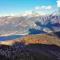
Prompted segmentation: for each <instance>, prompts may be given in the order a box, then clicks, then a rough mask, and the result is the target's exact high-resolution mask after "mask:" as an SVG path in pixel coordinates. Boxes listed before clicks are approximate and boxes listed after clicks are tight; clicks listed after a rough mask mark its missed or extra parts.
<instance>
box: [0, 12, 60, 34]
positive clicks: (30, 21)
mask: <svg viewBox="0 0 60 60" xmlns="http://www.w3.org/2000/svg"><path fill="white" fill-rule="evenodd" d="M59 13H60V12H59ZM59 13H52V14H51V15H47V14H46V15H42V14H40V13H35V12H32V13H31V14H25V15H21V16H5V17H0V35H4V34H11V35H13V34H35V32H38V33H40V32H47V33H50V32H56V31H60V14H59ZM32 31H34V32H32ZM36 34H37V33H36Z"/></svg>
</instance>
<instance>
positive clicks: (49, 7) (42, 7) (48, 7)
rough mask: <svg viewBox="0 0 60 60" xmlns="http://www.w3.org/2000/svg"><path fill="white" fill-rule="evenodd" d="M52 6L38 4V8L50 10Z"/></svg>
mask: <svg viewBox="0 0 60 60" xmlns="http://www.w3.org/2000/svg"><path fill="white" fill-rule="evenodd" d="M51 8H52V6H36V7H35V9H36V10H50V9H51Z"/></svg>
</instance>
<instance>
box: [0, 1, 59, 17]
mask: <svg viewBox="0 0 60 60" xmlns="http://www.w3.org/2000/svg"><path fill="white" fill-rule="evenodd" d="M59 3H60V0H0V16H2V15H12V14H21V13H24V12H25V11H26V12H27V11H35V12H36V11H37V12H46V13H52V12H54V11H56V10H57V7H60V4H59Z"/></svg>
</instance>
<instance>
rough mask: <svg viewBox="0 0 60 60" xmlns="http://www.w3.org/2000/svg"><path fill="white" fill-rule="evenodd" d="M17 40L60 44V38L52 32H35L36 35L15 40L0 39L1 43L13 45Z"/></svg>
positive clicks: (30, 42)
mask: <svg viewBox="0 0 60 60" xmlns="http://www.w3.org/2000/svg"><path fill="white" fill-rule="evenodd" d="M17 42H21V43H24V44H26V45H28V44H37V43H38V44H55V45H58V46H60V38H58V37H57V36H55V35H52V34H35V35H26V36H24V37H21V38H16V39H13V40H5V41H0V44H4V45H11V44H14V43H17Z"/></svg>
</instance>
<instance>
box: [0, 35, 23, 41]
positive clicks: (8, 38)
mask: <svg viewBox="0 0 60 60" xmlns="http://www.w3.org/2000/svg"><path fill="white" fill-rule="evenodd" d="M20 37H22V35H10V36H0V41H4V40H12V39H16V38H20Z"/></svg>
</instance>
